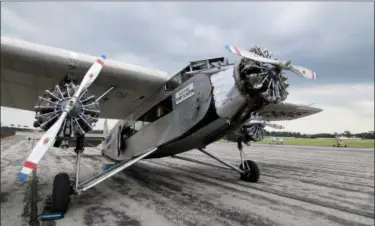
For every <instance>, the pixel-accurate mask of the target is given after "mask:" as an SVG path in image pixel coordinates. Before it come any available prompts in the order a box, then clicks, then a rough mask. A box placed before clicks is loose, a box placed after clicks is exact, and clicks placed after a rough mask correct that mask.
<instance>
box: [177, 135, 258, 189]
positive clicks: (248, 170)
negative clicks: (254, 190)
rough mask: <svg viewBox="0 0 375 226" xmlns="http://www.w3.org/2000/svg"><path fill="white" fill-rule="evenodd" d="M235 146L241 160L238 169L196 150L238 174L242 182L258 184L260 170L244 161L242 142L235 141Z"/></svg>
mask: <svg viewBox="0 0 375 226" xmlns="http://www.w3.org/2000/svg"><path fill="white" fill-rule="evenodd" d="M237 144H238V150H239V151H240V158H241V164H240V166H239V167H238V168H237V167H235V166H233V165H231V164H229V163H227V162H224V161H223V160H221V159H219V158H218V157H216V156H214V155H212V154H210V153H208V152H207V151H205V150H204V149H202V148H200V149H198V150H199V151H201V152H202V153H204V154H206V155H208V156H210V157H211V158H213V159H215V160H217V161H219V162H220V163H222V164H223V165H225V166H227V167H229V168H231V169H233V170H235V171H237V172H239V173H240V179H241V180H244V181H247V182H252V183H255V182H258V180H259V177H260V170H259V168H258V165H257V164H256V163H255V162H253V161H251V160H246V159H247V157H246V154H245V152H244V151H243V150H242V140H237ZM176 158H177V156H176Z"/></svg>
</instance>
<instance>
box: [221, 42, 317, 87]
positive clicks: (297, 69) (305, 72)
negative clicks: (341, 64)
mask: <svg viewBox="0 0 375 226" xmlns="http://www.w3.org/2000/svg"><path fill="white" fill-rule="evenodd" d="M225 48H226V49H227V50H228V51H229V52H231V53H234V54H236V55H238V56H241V57H245V58H248V59H250V60H254V61H258V62H261V63H267V64H273V65H276V66H279V67H281V68H283V69H285V70H290V71H292V72H293V73H295V74H297V75H299V76H301V77H304V78H307V79H313V80H315V79H316V73H315V72H313V71H312V70H310V69H307V68H304V67H301V66H297V65H290V61H280V60H274V59H268V58H264V57H262V56H259V55H258V54H255V53H252V52H249V51H247V50H244V49H241V48H238V47H235V46H231V45H225Z"/></svg>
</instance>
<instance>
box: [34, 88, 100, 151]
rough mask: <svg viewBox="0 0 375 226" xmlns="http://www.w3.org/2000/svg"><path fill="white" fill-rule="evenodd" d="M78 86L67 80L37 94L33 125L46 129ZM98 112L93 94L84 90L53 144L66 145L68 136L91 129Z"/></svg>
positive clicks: (77, 134) (54, 120)
mask: <svg viewBox="0 0 375 226" xmlns="http://www.w3.org/2000/svg"><path fill="white" fill-rule="evenodd" d="M77 89H78V86H77V85H76V84H74V82H69V83H66V84H65V85H64V87H62V88H60V87H59V86H58V85H57V86H56V87H55V88H54V89H51V90H46V91H45V93H44V95H43V96H39V100H38V103H37V105H36V106H35V107H34V109H35V111H36V116H35V119H36V121H35V122H34V127H40V128H42V129H43V130H44V131H47V130H48V129H49V128H50V127H51V126H52V125H53V124H54V123H55V122H56V121H57V120H58V118H59V117H60V116H61V114H62V113H63V111H64V109H65V107H66V105H67V104H69V101H70V99H71V98H72V96H73V95H74V93H75V92H76V91H77ZM99 114H100V110H99V103H98V101H96V99H95V96H94V95H90V93H89V91H87V90H85V91H84V92H83V93H82V94H81V95H80V96H79V97H78V99H77V102H76V104H75V105H74V107H73V108H72V110H71V111H70V112H69V114H68V115H67V117H66V119H65V121H64V123H63V126H62V128H61V132H60V134H58V136H57V139H56V141H57V142H56V143H55V145H54V146H60V144H61V142H62V144H61V147H62V148H67V147H68V141H69V138H70V137H71V136H72V135H75V136H79V135H83V134H85V133H87V132H89V131H90V130H92V128H93V126H94V125H95V123H96V122H97V121H98V117H99Z"/></svg>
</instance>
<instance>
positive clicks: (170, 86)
mask: <svg viewBox="0 0 375 226" xmlns="http://www.w3.org/2000/svg"><path fill="white" fill-rule="evenodd" d="M190 70H191V69H190V65H189V66H187V67H185V68H184V69H182V70H181V71H180V72H178V73H177V74H176V75H175V76H173V77H172V78H171V79H170V80H169V81H167V82H166V83H165V90H167V91H172V90H174V89H176V88H177V87H179V86H180V85H181V84H182V83H184V82H185V81H186V80H188V79H190V78H191V77H192V76H193V75H192V74H189V73H187V72H189V71H190Z"/></svg>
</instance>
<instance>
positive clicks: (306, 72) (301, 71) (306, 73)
mask: <svg viewBox="0 0 375 226" xmlns="http://www.w3.org/2000/svg"><path fill="white" fill-rule="evenodd" d="M289 70H290V71H292V72H294V73H295V74H297V75H299V76H301V77H304V78H307V79H312V80H315V79H316V73H315V72H313V71H312V70H310V69H307V68H304V67H301V66H297V65H292V66H291V67H290V69H289Z"/></svg>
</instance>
